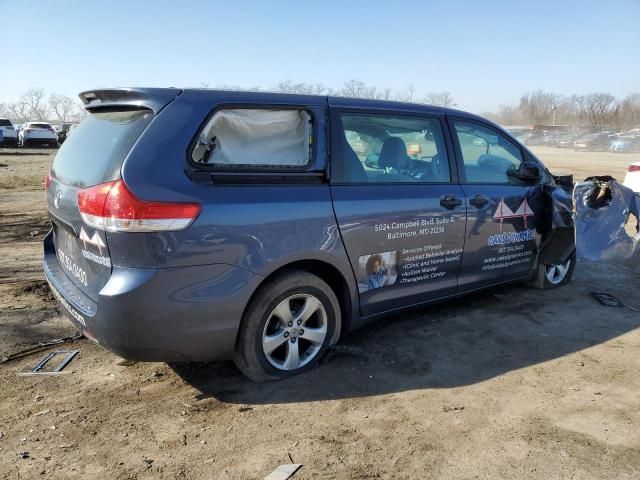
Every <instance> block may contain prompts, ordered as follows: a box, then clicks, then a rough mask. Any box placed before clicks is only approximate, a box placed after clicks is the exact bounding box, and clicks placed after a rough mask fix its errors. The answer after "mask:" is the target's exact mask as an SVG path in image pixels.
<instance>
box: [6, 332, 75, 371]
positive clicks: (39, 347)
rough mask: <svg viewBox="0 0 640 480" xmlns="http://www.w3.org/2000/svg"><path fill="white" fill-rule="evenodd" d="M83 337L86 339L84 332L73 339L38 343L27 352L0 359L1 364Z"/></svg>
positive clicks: (65, 338)
mask: <svg viewBox="0 0 640 480" xmlns="http://www.w3.org/2000/svg"><path fill="white" fill-rule="evenodd" d="M83 337H84V335H83V334H82V332H76V333H75V334H74V335H72V336H71V337H64V338H56V339H53V340H47V341H46V342H38V343H37V344H35V345H34V346H33V347H31V348H27V349H26V350H22V351H20V352H17V353H12V354H11V355H7V356H6V357H3V358H2V359H0V364H3V363H6V362H10V361H12V360H16V359H18V358H22V357H26V356H27V355H31V354H32V353H37V352H41V351H42V350H46V349H48V348H49V347H52V346H54V345H60V344H61V343H67V342H73V341H75V340H80V339H81V338H83Z"/></svg>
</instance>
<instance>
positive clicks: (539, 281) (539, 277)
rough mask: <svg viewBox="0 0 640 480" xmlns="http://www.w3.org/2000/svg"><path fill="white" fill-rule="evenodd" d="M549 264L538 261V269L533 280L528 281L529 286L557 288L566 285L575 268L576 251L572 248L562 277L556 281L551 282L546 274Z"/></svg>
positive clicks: (544, 288) (542, 288)
mask: <svg viewBox="0 0 640 480" xmlns="http://www.w3.org/2000/svg"><path fill="white" fill-rule="evenodd" d="M548 267H549V265H544V264H542V263H538V270H537V271H536V275H535V276H534V277H533V280H532V281H531V282H529V283H528V285H529V286H530V287H533V288H539V289H541V290H547V289H550V288H558V287H562V286H563V285H566V284H567V283H569V282H570V281H571V279H572V278H573V271H574V269H575V268H576V251H575V250H574V251H573V253H572V254H571V256H570V257H569V260H568V267H569V268H568V269H567V271H566V273H565V274H564V276H563V277H562V279H560V280H559V281H556V282H551V281H550V280H549V277H548V276H547V269H548Z"/></svg>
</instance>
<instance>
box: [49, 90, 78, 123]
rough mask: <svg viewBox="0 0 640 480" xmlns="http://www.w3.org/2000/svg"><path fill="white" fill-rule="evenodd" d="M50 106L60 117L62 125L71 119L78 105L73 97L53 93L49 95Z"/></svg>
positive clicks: (59, 120)
mask: <svg viewBox="0 0 640 480" xmlns="http://www.w3.org/2000/svg"><path fill="white" fill-rule="evenodd" d="M49 107H50V108H51V111H52V112H53V113H54V114H55V116H56V117H57V118H58V122H60V125H62V124H63V123H67V122H68V121H69V120H70V119H71V115H72V114H73V111H74V109H75V107H76V102H75V101H74V100H73V98H71V97H68V96H67V95H57V94H55V93H52V94H51V95H50V96H49Z"/></svg>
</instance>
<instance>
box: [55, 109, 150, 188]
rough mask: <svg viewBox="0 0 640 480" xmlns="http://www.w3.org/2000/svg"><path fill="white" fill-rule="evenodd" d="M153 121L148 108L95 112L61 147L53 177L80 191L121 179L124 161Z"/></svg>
mask: <svg viewBox="0 0 640 480" xmlns="http://www.w3.org/2000/svg"><path fill="white" fill-rule="evenodd" d="M152 118H153V112H152V111H151V110H146V109H145V110H140V109H137V110H125V111H123V110H118V111H111V110H110V111H105V110H98V111H94V112H91V114H90V115H89V116H88V117H87V118H86V119H85V120H84V121H83V122H82V123H81V124H80V125H79V126H78V127H77V128H75V129H74V131H73V135H70V136H69V137H68V139H67V140H66V141H65V142H64V143H63V144H62V146H61V147H60V150H59V151H58V155H57V156H56V159H55V161H54V162H53V167H52V174H53V176H54V177H55V178H57V179H58V180H59V181H61V182H62V183H65V184H67V185H74V186H76V187H80V188H85V187H90V186H92V185H97V184H99V183H104V182H109V181H113V180H117V179H118V178H120V167H121V166H122V162H123V161H124V159H125V157H126V156H127V154H128V153H129V151H130V150H131V147H132V146H133V144H134V143H135V142H136V140H137V139H138V138H139V137H140V135H141V134H142V132H143V131H144V129H145V128H146V127H147V125H149V122H150V121H151V119H152Z"/></svg>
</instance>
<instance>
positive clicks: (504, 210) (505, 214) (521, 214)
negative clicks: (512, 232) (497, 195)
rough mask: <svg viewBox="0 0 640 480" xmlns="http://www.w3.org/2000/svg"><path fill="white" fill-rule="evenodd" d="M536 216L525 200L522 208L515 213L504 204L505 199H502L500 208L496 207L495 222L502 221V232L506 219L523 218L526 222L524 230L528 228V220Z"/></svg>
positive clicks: (499, 204)
mask: <svg viewBox="0 0 640 480" xmlns="http://www.w3.org/2000/svg"><path fill="white" fill-rule="evenodd" d="M533 215H534V213H533V211H532V210H531V208H530V207H529V202H527V199H526V198H525V199H524V200H523V201H522V203H521V204H520V206H519V207H518V208H517V209H516V211H515V213H514V211H513V210H511V209H510V208H509V205H507V204H506V203H504V198H501V199H500V202H499V203H498V206H497V207H496V211H495V213H494V214H493V219H494V220H499V221H500V231H502V224H503V223H504V220H505V219H508V218H522V219H523V220H524V228H527V227H528V225H527V223H528V222H527V218H528V217H532V216H533Z"/></svg>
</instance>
